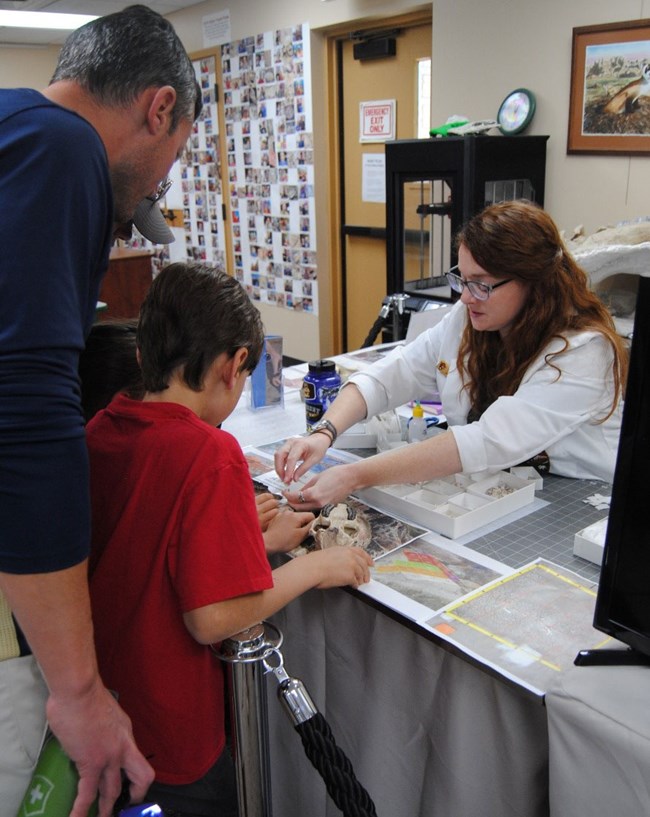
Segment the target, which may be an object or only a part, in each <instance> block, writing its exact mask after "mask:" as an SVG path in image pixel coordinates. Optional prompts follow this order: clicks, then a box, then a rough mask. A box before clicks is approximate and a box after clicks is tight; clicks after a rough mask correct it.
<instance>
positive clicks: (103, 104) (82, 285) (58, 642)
mask: <svg viewBox="0 0 650 817" xmlns="http://www.w3.org/2000/svg"><path fill="white" fill-rule="evenodd" d="M200 110H201V94H200V90H199V87H198V85H197V82H196V79H195V75H194V69H193V67H192V64H191V61H190V59H189V57H188V56H187V53H186V52H185V50H184V48H183V46H182V44H181V42H180V40H179V38H178V36H177V35H176V33H175V32H174V29H173V27H172V26H171V24H170V23H169V22H168V21H166V20H165V19H164V18H163V17H161V16H160V15H159V14H157V13H155V12H153V11H152V10H150V9H148V8H147V7H145V6H142V5H140V6H131V7H129V8H127V9H125V10H124V11H122V12H117V13H115V14H110V15H107V16H105V17H101V18H99V19H97V20H94V21H92V22H90V23H88V24H87V25H85V26H83V27H82V28H80V29H78V30H77V31H76V32H74V33H73V34H72V35H71V36H70V37H69V38H68V40H67V41H66V43H65V44H64V46H63V48H62V50H61V54H60V58H59V62H58V65H57V68H56V70H55V73H54V76H53V77H52V80H51V83H50V85H49V86H48V87H47V88H46V89H45V90H44V91H43V92H42V93H39V92H37V91H34V90H31V89H10V90H2V91H0V210H1V212H2V220H1V221H0V241H1V243H2V248H3V249H2V256H1V257H0V371H1V373H2V374H1V376H0V590H1V591H2V596H0V690H2V692H0V712H1V713H2V717H1V718H0V723H1V724H2V725H0V795H1V796H0V817H14V815H15V814H16V811H17V809H18V804H19V803H20V800H21V798H22V795H23V793H24V791H25V789H26V787H27V784H28V782H29V778H30V774H31V771H32V769H31V763H30V762H25V756H27V757H30V758H31V759H32V762H33V760H34V755H35V753H36V752H37V751H38V743H39V729H42V724H43V712H42V709H41V708H42V706H43V704H45V707H46V709H45V712H46V714H47V720H48V722H49V725H50V727H51V729H52V731H53V732H54V733H55V734H56V736H57V737H58V738H59V740H60V742H61V744H62V746H63V748H64V749H65V751H66V752H67V754H68V755H69V756H70V757H71V758H72V759H73V761H74V762H75V764H76V766H77V769H78V771H79V774H80V781H79V786H78V792H77V798H76V800H75V804H74V807H73V809H72V811H71V813H70V817H86V814H87V812H88V809H89V807H90V805H91V804H92V802H93V800H94V799H95V798H96V797H97V795H98V794H99V817H108V815H109V814H110V812H111V808H112V806H113V803H114V802H115V800H116V798H117V796H118V795H119V793H120V789H121V773H122V772H123V773H124V774H125V775H126V777H127V778H128V779H129V780H130V781H131V796H132V798H133V799H134V800H139V799H141V798H142V797H143V796H144V793H145V792H146V790H147V788H148V786H149V784H150V782H151V779H152V770H151V768H150V766H149V764H148V763H147V761H146V760H145V759H144V758H143V757H142V755H141V754H140V752H139V751H138V749H137V748H136V746H135V744H134V742H133V737H132V733H131V726H130V722H129V720H128V718H127V717H126V715H125V714H124V713H123V711H122V710H121V709H120V707H119V706H118V704H117V703H116V702H115V700H114V698H113V696H112V695H111V694H110V693H109V692H108V691H107V690H106V688H105V687H104V685H103V683H102V681H101V679H100V677H99V674H98V671H97V662H96V658H95V650H94V645H93V628H92V621H91V615H90V604H89V599H88V580H87V565H86V559H87V555H88V547H89V538H90V537H89V531H90V510H89V499H88V495H89V485H88V460H87V451H86V447H85V438H84V425H83V415H82V411H81V403H80V391H79V382H78V375H77V371H78V359H79V353H80V351H81V349H82V348H83V346H84V342H85V337H86V335H87V333H88V331H89V329H90V326H91V324H92V322H93V318H94V315H95V308H96V301H97V296H98V292H99V287H100V283H101V280H102V277H103V275H104V273H105V271H106V269H107V266H108V255H109V251H110V246H111V244H112V240H113V230H114V226H115V225H116V224H119V223H124V222H129V221H130V220H131V219H132V218H133V215H134V212H135V210H136V207H137V206H138V204H139V203H140V202H141V201H142V200H143V199H145V198H146V197H150V198H154V197H155V195H156V193H157V191H159V189H160V185H161V183H162V182H163V180H165V179H166V177H167V174H168V172H169V169H170V167H171V165H172V164H173V162H174V161H175V159H177V158H178V156H179V155H180V154H181V152H182V151H183V149H184V146H185V143H186V141H187V139H188V137H189V135H190V133H191V130H192V125H193V122H194V120H195V118H196V117H197V116H198V115H199V113H200ZM143 591H144V589H143ZM115 603H116V604H119V588H116V594H115ZM10 611H11V612H10ZM12 614H13V615H12ZM14 617H15V618H14ZM5 634H7V635H6V637H5ZM37 662H38V665H40V668H41V670H42V673H43V676H44V678H45V681H46V684H47V686H45V685H44V684H43V680H42V678H41V676H40V673H39V671H38V665H37ZM5 716H6V717H5ZM12 718H13V719H17V720H19V721H20V722H19V724H18V726H19V728H18V729H16V725H15V724H14V723H12V722H11V719H12ZM7 722H9V723H8V725H7ZM17 734H20V735H21V738H19V739H17V738H16V735H17Z"/></svg>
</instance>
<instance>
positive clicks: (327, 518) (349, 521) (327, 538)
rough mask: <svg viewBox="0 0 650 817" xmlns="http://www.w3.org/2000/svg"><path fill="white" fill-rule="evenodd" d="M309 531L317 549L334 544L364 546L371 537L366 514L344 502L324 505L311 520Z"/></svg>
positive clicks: (323, 548)
mask: <svg viewBox="0 0 650 817" xmlns="http://www.w3.org/2000/svg"><path fill="white" fill-rule="evenodd" d="M311 533H312V536H313V537H314V540H315V541H316V547H317V548H318V549H319V550H325V548H329V547H333V546H334V545H343V546H345V547H352V546H353V545H357V546H359V547H365V546H366V545H368V544H369V543H370V538H371V535H370V523H369V522H368V519H367V518H366V516H365V515H364V514H363V513H361V512H358V511H357V510H356V509H355V508H353V507H352V506H351V505H347V504H346V503H345V502H339V503H338V505H325V507H324V508H323V509H322V510H321V512H320V514H319V515H318V516H317V517H316V519H314V521H313V522H312V525H311Z"/></svg>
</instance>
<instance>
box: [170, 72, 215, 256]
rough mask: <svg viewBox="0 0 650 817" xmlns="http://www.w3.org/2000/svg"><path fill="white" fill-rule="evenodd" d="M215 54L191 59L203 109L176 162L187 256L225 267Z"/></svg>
mask: <svg viewBox="0 0 650 817" xmlns="http://www.w3.org/2000/svg"><path fill="white" fill-rule="evenodd" d="M216 60H217V58H216V57H214V56H208V57H203V58H201V59H197V60H194V61H193V65H194V71H195V73H196V79H197V82H198V83H199V86H200V88H201V93H202V94H203V110H202V111H201V115H200V117H199V118H198V119H197V121H196V122H195V123H194V127H193V129H192V134H191V136H190V138H189V140H188V143H187V145H186V148H185V152H184V153H183V156H182V157H181V160H180V162H179V170H180V185H181V191H182V200H183V201H182V204H183V223H184V227H185V249H186V254H187V258H190V259H193V260H195V261H205V262H206V263H209V264H213V265H214V266H215V267H217V268H218V269H223V270H225V269H226V242H225V235H224V222H223V218H222V213H223V189H222V184H221V178H220V175H219V167H220V161H219V158H220V157H219V119H218V116H217V99H216V82H217V77H216Z"/></svg>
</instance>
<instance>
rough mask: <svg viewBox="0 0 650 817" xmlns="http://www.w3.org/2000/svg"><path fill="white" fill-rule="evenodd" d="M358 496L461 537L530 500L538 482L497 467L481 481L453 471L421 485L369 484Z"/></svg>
mask: <svg viewBox="0 0 650 817" xmlns="http://www.w3.org/2000/svg"><path fill="white" fill-rule="evenodd" d="M357 496H358V497H359V498H360V499H361V500H363V501H364V502H367V503H368V504H370V505H374V506H376V507H377V508H380V509H381V510H383V511H386V512H388V513H393V514H395V516H400V517H402V518H403V519H406V520H408V521H410V522H414V523H415V524H417V525H422V526H423V527H425V528H428V529H429V530H433V531H436V533H441V534H443V536H448V537H449V538H450V539H456V538H457V537H459V536H464V535H465V534H467V533H470V532H471V531H473V530H476V529H477V528H480V527H482V526H483V525H487V524H489V523H490V522H494V521H495V520H497V519H499V518H501V517H502V516H506V515H507V514H509V513H512V511H515V510H518V509H519V508H522V507H523V506H524V505H528V504H529V503H531V502H532V501H533V500H534V499H535V484H534V482H531V481H530V480H526V479H521V478H520V477H516V476H514V475H512V474H510V473H508V472H507V471H498V472H497V473H496V474H492V475H491V476H489V477H485V478H482V479H480V480H477V481H475V480H472V479H471V478H470V477H467V476H466V475H464V474H454V475H453V476H451V477H446V478H445V479H441V480H433V481H431V482H424V483H420V484H418V485H410V486H409V485H387V486H384V487H381V488H366V489H364V490H362V491H358V492H357Z"/></svg>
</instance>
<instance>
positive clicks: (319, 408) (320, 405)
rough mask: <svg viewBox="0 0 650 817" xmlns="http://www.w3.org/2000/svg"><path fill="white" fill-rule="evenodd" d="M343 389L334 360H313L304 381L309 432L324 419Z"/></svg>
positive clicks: (303, 394)
mask: <svg viewBox="0 0 650 817" xmlns="http://www.w3.org/2000/svg"><path fill="white" fill-rule="evenodd" d="M340 388H341V377H340V375H339V373H338V372H337V371H336V364H335V363H334V361H333V360H313V361H312V362H311V363H310V364H309V372H308V373H307V374H306V375H305V378H304V380H303V381H302V396H303V398H304V401H305V415H306V419H307V431H309V429H310V428H311V427H312V426H315V425H316V423H318V421H319V420H320V419H321V418H322V416H323V414H325V412H326V411H327V409H328V408H329V407H330V405H331V404H332V402H333V400H334V398H335V397H336V395H337V394H338V393H339V389H340Z"/></svg>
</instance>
